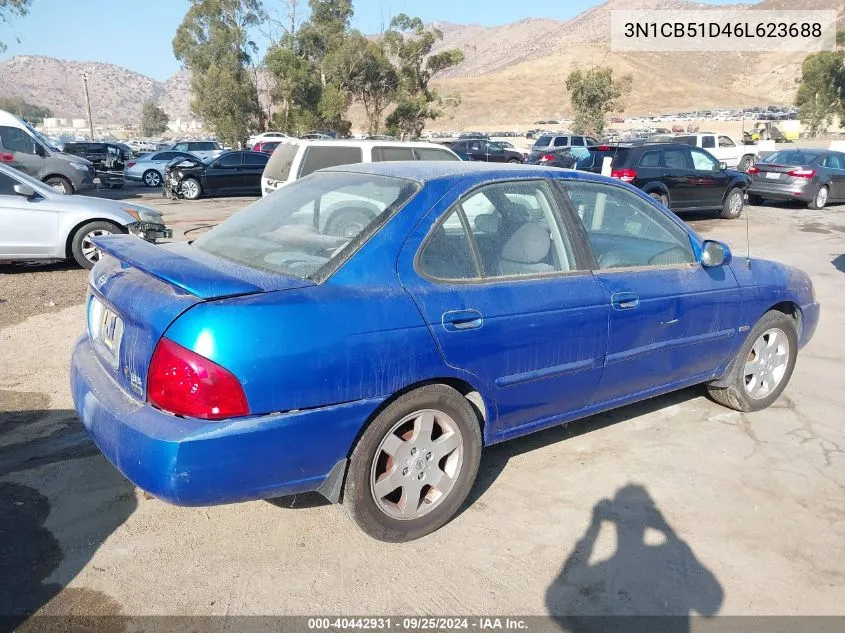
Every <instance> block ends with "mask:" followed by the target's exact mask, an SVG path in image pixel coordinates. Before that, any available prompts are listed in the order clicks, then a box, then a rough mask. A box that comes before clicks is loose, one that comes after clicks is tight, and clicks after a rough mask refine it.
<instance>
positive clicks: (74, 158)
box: [51, 152, 94, 167]
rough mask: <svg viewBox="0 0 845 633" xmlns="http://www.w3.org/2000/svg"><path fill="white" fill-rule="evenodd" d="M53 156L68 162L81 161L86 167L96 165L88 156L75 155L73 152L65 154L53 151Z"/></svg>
mask: <svg viewBox="0 0 845 633" xmlns="http://www.w3.org/2000/svg"><path fill="white" fill-rule="evenodd" d="M51 157H52V158H58V159H60V160H63V161H65V162H68V163H80V164H82V165H85V166H86V167H90V166H93V165H94V163H92V162H91V161H90V160H88V159H87V158H82V157H81V156H74V155H73V154H65V153H64V152H52V155H51Z"/></svg>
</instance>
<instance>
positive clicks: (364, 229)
mask: <svg viewBox="0 0 845 633" xmlns="http://www.w3.org/2000/svg"><path fill="white" fill-rule="evenodd" d="M419 187H420V185H419V183H418V182H415V181H413V180H407V179H405V178H392V177H388V176H378V175H374V174H356V173H347V172H323V173H318V174H313V175H312V176H309V177H307V178H303V179H301V180H297V181H296V182H293V183H291V184H289V185H287V186H285V187H282V188H281V189H279V190H278V191H276V192H275V193H272V194H270V195H269V196H266V197H265V198H262V199H261V200H259V201H258V202H255V203H254V204H252V205H250V206H249V207H247V208H246V209H244V210H243V211H242V212H240V213H238V214H236V215H234V216H232V217H231V218H229V219H228V220H226V221H225V222H223V223H222V224H220V225H218V226H217V227H216V228H214V229H212V230H211V231H209V232H208V233H205V234H204V235H202V236H201V237H200V238H198V239H197V240H196V241H195V242H194V243H193V245H194V246H195V247H196V248H198V249H200V250H202V251H205V252H207V253H211V254H212V255H216V256H218V257H222V258H223V259H228V260H229V261H233V262H236V263H238V264H243V265H245V266H249V267H251V268H258V269H261V270H266V271H269V272H273V273H279V274H282V275H287V276H289V277H296V278H299V279H310V280H313V281H317V282H319V281H322V280H323V279H325V278H326V277H328V276H329V275H330V274H331V273H332V272H334V271H335V270H337V268H338V267H339V266H340V265H341V264H343V262H345V261H346V260H347V259H349V258H350V257H351V256H352V255H353V254H354V253H355V251H357V250H358V248H360V247H361V245H362V244H364V242H366V241H367V240H368V239H369V238H370V237H371V236H372V235H374V234H375V233H376V232H377V231H378V230H379V229H380V228H381V227H382V226H383V225H384V224H385V223H386V222H387V221H388V220H389V219H390V218H391V217H393V215H394V214H395V213H396V212H397V211H398V210H399V209H400V208H401V207H402V206H403V205H404V204H405V203H406V202H408V200H410V199H411V198H412V197H413V196H414V195H415V194H416V192H417V191H418V190H419Z"/></svg>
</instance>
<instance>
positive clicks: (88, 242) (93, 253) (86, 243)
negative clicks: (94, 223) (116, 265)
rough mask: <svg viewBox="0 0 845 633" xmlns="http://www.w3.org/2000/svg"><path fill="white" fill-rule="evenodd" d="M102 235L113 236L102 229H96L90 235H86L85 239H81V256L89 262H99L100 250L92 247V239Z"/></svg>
mask: <svg viewBox="0 0 845 633" xmlns="http://www.w3.org/2000/svg"><path fill="white" fill-rule="evenodd" d="M102 235H113V233H112V232H111V231H106V230H104V229H96V230H94V231H91V232H90V233H86V234H85V237H83V238H82V245H81V250H82V255H83V256H84V257H85V259H87V260H88V261H89V262H93V263H96V262H98V261H100V250H99V249H98V248H97V247H96V246H95V245H94V242H93V239H94V238H95V237H100V236H102Z"/></svg>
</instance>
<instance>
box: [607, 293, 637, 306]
mask: <svg viewBox="0 0 845 633" xmlns="http://www.w3.org/2000/svg"><path fill="white" fill-rule="evenodd" d="M610 305H611V306H613V308H614V309H616V310H633V309H634V308H636V307H639V305H640V298H639V297H638V296H637V295H635V294H634V293H633V292H615V293H613V294H612V295H610Z"/></svg>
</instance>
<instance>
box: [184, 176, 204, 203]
mask: <svg viewBox="0 0 845 633" xmlns="http://www.w3.org/2000/svg"><path fill="white" fill-rule="evenodd" d="M182 195H183V196H184V197H185V199H186V200H196V199H197V198H199V197H200V196H201V195H202V187H201V186H200V183H199V181H198V180H197V179H196V178H186V179H185V180H183V181H182Z"/></svg>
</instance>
